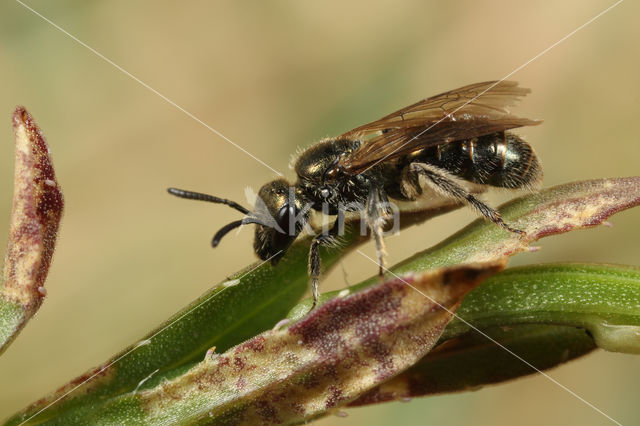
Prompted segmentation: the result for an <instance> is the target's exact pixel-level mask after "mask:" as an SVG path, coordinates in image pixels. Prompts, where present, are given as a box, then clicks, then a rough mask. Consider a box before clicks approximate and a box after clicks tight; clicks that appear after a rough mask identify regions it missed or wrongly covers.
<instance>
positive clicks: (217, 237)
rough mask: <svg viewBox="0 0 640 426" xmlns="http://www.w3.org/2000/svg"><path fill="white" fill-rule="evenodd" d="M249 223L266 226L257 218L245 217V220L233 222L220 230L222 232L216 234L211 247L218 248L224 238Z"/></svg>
mask: <svg viewBox="0 0 640 426" xmlns="http://www.w3.org/2000/svg"><path fill="white" fill-rule="evenodd" d="M249 223H256V224H258V225H264V224H263V223H262V222H260V221H258V220H257V219H255V218H252V217H245V218H244V219H240V220H236V221H233V222H231V223H229V224H227V225H225V226H223V227H222V228H220V230H219V231H218V232H216V235H214V236H213V240H211V245H212V246H213V247H218V244H220V240H221V239H222V237H224V236H225V235H227V234H228V233H229V231H231V230H233V229H236V228H238V227H239V226H242V225H247V224H249Z"/></svg>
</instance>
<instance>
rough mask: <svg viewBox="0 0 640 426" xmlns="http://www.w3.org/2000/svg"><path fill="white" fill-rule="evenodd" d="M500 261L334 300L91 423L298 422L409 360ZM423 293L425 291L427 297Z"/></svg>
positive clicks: (100, 413) (119, 403)
mask: <svg viewBox="0 0 640 426" xmlns="http://www.w3.org/2000/svg"><path fill="white" fill-rule="evenodd" d="M502 267H504V265H503V264H502V263H498V264H483V265H476V266H467V267H457V268H442V269H439V270H434V271H430V272H427V273H424V274H422V275H420V276H416V277H414V279H412V280H411V285H412V286H413V287H414V288H416V289H418V290H419V291H420V292H416V291H413V290H412V289H410V288H408V287H407V286H406V284H405V283H404V282H402V281H400V280H391V281H387V282H385V283H379V284H378V285H376V286H372V287H370V288H368V289H366V290H364V291H362V292H359V293H355V294H353V295H351V296H348V297H345V298H340V299H334V300H332V301H330V302H329V303H327V304H325V305H323V306H322V307H320V308H319V309H316V310H314V311H313V312H312V313H310V314H309V315H308V316H307V317H305V318H304V319H303V320H301V321H299V322H297V323H295V324H293V325H291V326H290V327H288V328H286V329H278V330H271V331H267V332H265V333H262V334H260V335H258V336H256V337H254V338H253V339H250V340H248V341H247V342H245V343H243V344H241V345H238V346H236V347H235V348H232V349H230V350H229V351H227V352H225V353H223V354H220V355H216V356H214V357H212V356H208V357H206V358H205V359H204V361H202V362H200V363H199V364H197V365H196V366H194V367H193V368H192V369H190V370H189V371H187V372H186V373H185V374H183V375H181V376H180V377H178V378H176V379H174V380H171V381H168V382H166V383H163V384H161V385H160V386H156V387H155V388H153V389H149V390H146V391H142V392H138V393H134V394H129V395H126V396H123V397H120V398H116V399H115V400H113V401H111V402H110V403H108V404H106V405H105V406H104V407H103V408H102V409H101V410H97V411H94V412H93V413H92V415H90V416H88V417H86V419H85V421H86V423H89V424H102V423H113V422H123V423H127V424H132V423H134V422H135V423H140V424H148V425H150V424H195V423H198V424H200V423H231V424H272V423H286V424H291V423H297V422H302V421H305V420H308V419H311V418H314V417H316V416H319V415H322V414H324V413H326V411H327V410H331V409H333V408H334V407H336V406H339V405H343V404H345V403H346V402H349V401H351V400H353V399H355V398H356V397H358V396H359V395H360V394H361V393H362V392H364V391H366V390H368V389H370V388H372V387H374V386H376V385H378V384H381V383H382V382H384V381H385V380H386V379H387V378H389V377H392V376H394V375H395V374H397V373H398V372H400V371H403V370H404V369H406V368H408V367H409V366H411V365H412V364H413V363H415V362H416V361H417V360H418V359H420V358H421V357H422V356H423V355H424V354H426V353H427V352H428V351H429V349H430V348H431V347H432V346H433V345H434V344H435V343H436V342H437V340H438V337H439V336H440V334H441V333H442V330H444V327H445V326H446V325H447V323H448V322H449V321H450V320H451V317H452V314H453V313H454V312H455V309H456V307H457V306H458V305H459V303H460V300H461V299H462V297H463V296H464V295H465V294H466V293H467V292H468V291H470V290H471V289H472V288H474V287H475V286H476V285H478V284H479V283H480V282H481V281H482V280H483V279H484V278H485V277H486V276H488V275H490V274H492V273H494V272H495V271H497V270H499V269H501V268H502ZM424 295H427V296H428V297H429V298H430V299H429V300H425V298H424Z"/></svg>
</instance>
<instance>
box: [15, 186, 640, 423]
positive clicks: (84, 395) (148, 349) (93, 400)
mask: <svg viewBox="0 0 640 426" xmlns="http://www.w3.org/2000/svg"><path fill="white" fill-rule="evenodd" d="M639 188H640V178H624V179H610V180H596V181H587V182H579V183H574V184H568V185H562V186H559V187H555V188H550V189H547V190H544V191H542V192H541V193H538V194H532V195H529V196H526V197H522V198H520V199H518V200H515V201H513V202H511V203H509V204H508V205H506V206H504V207H503V209H502V213H503V216H504V217H505V219H506V220H507V221H508V222H509V223H510V224H512V225H514V226H516V227H518V228H520V229H523V230H525V231H526V235H525V236H523V237H520V236H517V235H514V234H511V233H508V232H506V231H504V230H503V229H501V228H499V227H497V226H495V225H493V224H489V223H486V222H484V221H482V220H479V221H476V222H474V223H473V224H472V225H470V226H468V227H467V228H465V229H464V230H462V231H460V232H459V233H457V234H456V235H454V236H453V237H451V238H449V239H447V240H445V241H444V242H442V243H441V244H438V245H437V246H436V247H434V248H432V249H430V250H427V251H425V252H422V253H418V254H417V255H415V256H413V257H411V258H409V259H408V260H406V261H404V262H402V263H401V264H399V265H397V266H396V267H394V268H392V269H393V272H394V273H396V274H408V275H407V277H405V278H403V279H404V280H412V279H414V278H415V277H419V276H421V274H423V273H425V272H427V271H429V270H432V269H434V268H436V267H440V266H449V267H451V266H454V265H457V264H469V263H472V262H495V261H496V260H497V261H501V260H502V259H503V258H505V257H506V256H511V255H513V254H516V253H518V252H522V251H526V250H528V244H529V243H530V242H531V241H534V240H536V239H537V238H541V237H543V236H547V235H552V234H555V233H562V232H566V231H568V230H571V229H577V228H581V227H588V226H595V225H597V224H600V223H602V222H603V221H604V220H605V219H606V218H607V217H608V216H609V215H611V214H613V213H615V212H617V211H620V210H622V209H625V208H628V207H632V206H635V205H637V204H638V203H639V202H640V190H639ZM448 208H451V206H449V207H448ZM408 217H409V216H408ZM413 217H414V219H416V218H417V219H424V218H425V217H427V215H425V214H423V213H421V212H418V213H416V214H415V215H414V216H413ZM407 222H410V221H405V224H406V223H407ZM360 241H361V238H358V236H357V235H355V234H352V235H351V236H347V238H346V239H345V246H344V247H343V248H342V249H341V250H334V251H331V250H327V251H324V252H323V256H324V259H323V260H324V263H325V265H328V266H331V265H332V264H333V263H335V261H336V260H337V259H338V258H339V257H340V255H341V253H343V252H344V250H346V249H347V248H351V247H354V246H355V245H356V244H357V243H358V242H360ZM307 244H308V240H307V241H304V240H302V241H299V242H298V243H297V244H296V245H294V247H293V248H292V251H291V252H290V253H288V254H287V256H285V258H284V259H283V261H282V262H281V264H280V265H279V266H278V267H276V268H272V267H270V266H269V265H263V266H261V267H259V268H257V269H256V271H255V272H254V273H251V274H249V275H246V276H244V277H242V278H241V279H239V281H238V282H237V284H236V285H234V286H231V287H226V288H224V289H216V290H213V291H212V292H211V293H210V294H208V295H206V296H204V298H203V299H202V305H200V306H198V307H197V308H196V309H191V310H189V309H187V310H185V311H183V312H184V313H181V314H178V315H176V317H174V318H175V323H172V322H171V321H172V320H170V322H169V323H170V324H172V325H170V326H169V327H167V328H166V330H164V331H162V332H161V333H159V334H157V335H154V333H152V334H151V335H150V336H147V338H146V339H143V340H142V341H141V342H142V343H144V344H142V345H141V346H134V347H132V348H131V349H129V350H128V351H126V352H124V354H123V356H121V357H115V358H114V359H119V361H118V362H117V363H115V364H110V363H107V364H106V365H105V367H98V369H96V370H94V372H93V373H91V372H90V373H89V374H88V375H86V376H84V377H81V378H78V379H76V380H75V381H73V382H71V383H69V384H68V385H67V386H66V387H64V388H62V389H61V390H59V391H58V392H56V393H54V394H52V395H51V396H49V397H47V398H46V399H44V400H42V401H39V402H38V403H36V404H34V405H32V406H31V407H29V408H27V409H26V410H25V411H23V412H22V413H20V414H18V415H16V416H15V417H14V418H13V419H11V422H13V423H17V422H19V421H22V420H25V419H30V418H31V417H32V416H34V415H35V414H38V417H35V418H33V421H37V422H40V421H43V420H45V419H53V418H55V422H60V423H64V424H74V423H85V422H86V419H88V418H97V417H95V416H104V414H103V413H106V411H105V412H103V413H101V410H103V408H104V407H105V406H104V405H103V404H108V407H109V410H110V411H109V413H112V414H113V417H100V418H101V419H103V420H104V421H107V419H108V418H112V419H114V421H115V419H118V420H121V419H122V417H118V416H119V415H120V414H121V415H126V416H129V415H132V416H134V414H135V413H137V414H135V415H139V416H142V417H139V418H138V420H140V419H143V420H147V417H146V415H147V414H145V413H148V412H147V411H144V412H143V411H140V406H139V405H138V404H136V403H135V402H136V401H140V400H139V398H138V397H139V396H140V395H138V394H136V392H135V389H136V387H138V385H139V384H140V387H139V389H138V392H139V393H145V392H149V394H146V393H145V395H150V394H153V395H155V397H157V398H159V400H158V404H171V398H172V395H171V393H170V392H164V393H163V392H162V391H163V389H164V390H167V389H173V387H174V386H177V388H176V389H178V390H185V389H184V388H181V387H180V384H181V383H183V384H190V383H193V380H190V377H192V375H193V374H194V371H202V370H199V369H200V368H202V364H201V363H200V364H197V365H196V366H195V367H193V368H192V369H189V367H191V366H192V365H193V362H195V361H197V360H199V359H202V358H200V357H202V356H204V352H205V351H206V349H207V348H208V347H210V346H216V347H217V349H216V350H217V351H223V350H225V349H226V348H228V347H229V346H230V345H232V344H234V343H239V342H240V341H241V340H240V339H245V338H247V337H248V335H249V334H251V333H252V330H253V334H256V333H258V332H260V331H262V330H265V329H266V328H268V327H271V326H272V325H273V324H274V323H275V322H276V321H277V319H279V318H281V317H282V316H284V312H285V311H286V309H288V308H289V307H291V305H292V304H293V300H294V299H296V298H297V297H299V296H300V295H301V294H302V292H303V291H304V290H305V289H306V286H307V275H306V248H307V247H306V245H307ZM372 267H373V266H372ZM235 277H239V275H236V276H234V277H233V278H235ZM376 282H378V280H377V279H372V280H368V281H367V282H364V283H362V284H359V285H358V286H355V288H354V287H352V288H351V289H350V290H349V292H352V291H355V290H356V289H363V288H365V287H370V286H371V285H372V284H374V283H376ZM234 283H235V282H234ZM285 288H288V289H289V290H284V289H285ZM278 291H283V292H285V293H286V292H290V293H286V295H285V294H281V295H279V296H278V297H275V295H276V294H277V293H278ZM225 294H226V295H227V297H229V298H230V299H223V297H225V296H224V295H225ZM337 294H338V293H337V292H336V293H332V294H331V295H329V297H334V298H335V297H336V296H337ZM232 296H233V297H232ZM354 296H355V295H354ZM218 299H220V300H218ZM281 299H282V300H285V301H284V302H279V301H280V300H281ZM270 300H273V301H272V302H269V301H270ZM196 306H197V305H196ZM308 306H309V305H308V304H306V305H305V304H302V305H299V306H298V307H297V309H295V310H294V313H293V315H292V318H294V319H296V320H300V319H301V318H302V317H303V316H304V314H306V312H308ZM329 306H333V308H332V309H335V307H336V306H338V305H336V302H333V303H332V304H330V305H329ZM321 309H322V308H321ZM325 309H328V308H325ZM334 313H335V312H334ZM263 316H264V317H268V318H269V321H260V318H262V317H263ZM303 321H304V319H303ZM229 329H231V330H237V332H235V333H234V332H227V330H229ZM161 330H162V329H161ZM245 333H246V334H245ZM327 344H329V343H327ZM241 346H242V345H241ZM241 346H238V347H236V349H231V350H232V351H233V350H237V348H239V347H241ZM92 374H95V375H96V376H98V377H95V378H92V380H90V382H89V383H88V384H87V385H83V386H82V387H80V388H77V389H76V388H75V386H77V384H78V383H82V382H83V381H84V379H86V378H88V377H91V375H92ZM166 379H171V380H170V381H169V382H166ZM276 379H277V378H275V377H271V378H266V380H267V382H264V383H262V386H260V385H259V384H257V383H253V384H252V386H255V389H263V388H265V387H266V388H272V387H273V386H275V385H276V382H269V380H276ZM256 380H258V378H256ZM278 383H280V382H278ZM283 384H287V383H286V382H283ZM189 389H190V391H189V392H193V394H192V393H189V394H188V398H189V401H191V402H193V401H197V400H198V395H199V394H201V395H208V392H210V391H211V389H209V388H208V387H207V386H206V385H205V386H202V387H197V388H194V387H190V388H189ZM69 390H73V391H72V392H71V394H70V395H68V396H66V399H65V400H63V401H61V402H60V403H56V404H55V405H53V406H52V407H51V408H49V407H48V405H49V404H50V403H51V402H52V401H55V400H56V399H57V398H60V397H63V396H65V395H66V393H67V392H68V391H69ZM365 390H366V387H363V388H362V391H363V392H364V391H365ZM117 395H122V396H121V397H119V398H117V399H113V397H114V396H117ZM352 396H353V395H352ZM316 397H318V398H320V397H324V398H325V399H326V398H327V397H328V394H327V393H326V392H325V393H324V394H322V395H319V396H316ZM248 398H249V397H248ZM205 399H206V398H205ZM147 402H148V401H147ZM250 402H251V399H250V398H249V399H247V400H246V401H245V403H247V404H248V403H250ZM347 402H349V401H348V399H345V400H344V401H342V402H341V403H347ZM234 404H239V405H237V407H236V408H235V409H238V410H240V409H242V407H241V406H242V402H241V401H237V402H234ZM196 405H197V404H196ZM234 406H235V405H234ZM119 407H120V408H119ZM135 407H137V408H135ZM238 407H239V408H238ZM134 408H135V409H134ZM147 408H148V407H147ZM183 408H185V409H186V410H187V411H185V412H182V413H183V414H184V415H185V416H186V415H187V413H188V412H191V411H190V410H191V409H195V408H193V407H192V408H186V406H184V407H183ZM176 409H177V410H178V411H179V408H178V406H177V405H176ZM235 409H234V410H235ZM42 410H45V411H44V412H41V411H42ZM232 411H233V410H232ZM314 412H317V413H321V412H319V411H314ZM201 413H202V412H201V411H198V412H197V413H196V414H195V415H196V417H197V418H200V417H199V416H200V414H201ZM219 414H220V413H219V412H217V414H216V415H219ZM232 414H233V413H231V414H229V415H232ZM187 417H188V416H187ZM189 418H191V417H189ZM287 418H288V417H287ZM130 419H131V420H132V421H133V420H134V419H135V416H134V417H131V418H130Z"/></svg>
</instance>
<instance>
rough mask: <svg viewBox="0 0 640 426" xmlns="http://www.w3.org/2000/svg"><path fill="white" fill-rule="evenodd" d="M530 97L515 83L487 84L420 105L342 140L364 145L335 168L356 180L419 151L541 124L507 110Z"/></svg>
mask: <svg viewBox="0 0 640 426" xmlns="http://www.w3.org/2000/svg"><path fill="white" fill-rule="evenodd" d="M530 91H531V90H529V89H526V88H523V87H518V83H517V82H515V81H487V82H484V83H476V84H471V85H468V86H464V87H461V88H459V89H454V90H451V91H449V92H445V93H442V94H439V95H436V96H433V97H430V98H427V99H423V100H421V101H419V102H417V103H415V104H413V105H409V106H408V107H406V108H402V109H401V110H398V111H396V112H394V113H392V114H389V115H387V116H385V117H382V118H381V119H379V120H376V121H374V122H372V123H369V124H365V125H363V126H360V127H357V128H355V129H353V130H350V131H348V132H347V133H344V134H343V135H341V136H340V138H341V139H357V140H361V141H362V142H363V143H362V145H361V146H360V147H359V148H358V149H356V150H355V151H354V152H353V153H351V154H350V155H348V156H345V157H343V158H341V159H340V161H339V165H340V166H342V167H343V168H344V170H345V171H346V172H347V173H349V174H353V175H355V174H358V173H361V172H363V171H364V170H366V169H367V168H369V167H371V166H373V165H374V164H377V163H379V162H381V161H388V160H391V159H394V158H397V157H401V156H403V155H406V154H409V153H411V152H414V151H416V150H418V149H422V148H426V147H429V146H433V145H440V144H443V143H449V142H453V141H457V140H462V139H469V138H474V137H477V136H482V135H486V134H489V133H494V132H500V131H504V130H508V129H513V128H515V127H521V126H532V125H536V124H540V123H541V121H538V120H529V119H527V118H520V117H516V116H515V115H511V113H510V112H509V109H508V107H509V106H512V105H515V103H516V102H517V101H518V100H519V99H520V98H522V97H523V96H525V95H526V94H527V93H529V92H530Z"/></svg>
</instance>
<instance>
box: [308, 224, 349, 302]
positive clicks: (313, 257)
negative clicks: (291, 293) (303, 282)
mask: <svg viewBox="0 0 640 426" xmlns="http://www.w3.org/2000/svg"><path fill="white" fill-rule="evenodd" d="M340 217H341V216H339V217H338V219H337V220H336V221H335V223H334V224H333V226H332V227H331V229H329V231H328V232H326V233H321V234H318V235H316V236H315V237H314V238H313V240H311V246H310V247H309V277H310V279H311V294H312V296H313V305H312V306H311V309H313V308H315V307H316V305H317V304H318V299H319V297H320V293H319V290H318V283H319V282H320V269H321V265H320V252H319V248H320V246H322V245H331V244H334V242H335V237H336V236H337V235H338V231H339V229H340V224H339V221H340V220H341V219H340Z"/></svg>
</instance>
